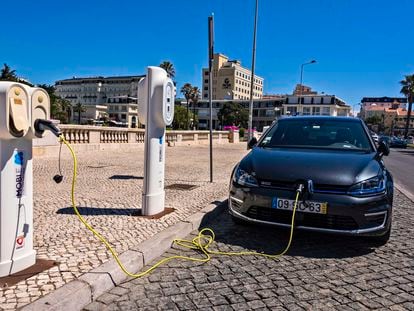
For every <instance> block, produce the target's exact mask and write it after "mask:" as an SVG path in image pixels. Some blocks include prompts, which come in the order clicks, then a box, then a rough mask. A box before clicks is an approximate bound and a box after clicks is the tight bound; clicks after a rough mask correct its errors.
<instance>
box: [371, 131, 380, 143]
mask: <svg viewBox="0 0 414 311" xmlns="http://www.w3.org/2000/svg"><path fill="white" fill-rule="evenodd" d="M371 137H372V139H373V140H374V141H375V142H376V143H378V142H379V136H378V135H377V134H376V133H371Z"/></svg>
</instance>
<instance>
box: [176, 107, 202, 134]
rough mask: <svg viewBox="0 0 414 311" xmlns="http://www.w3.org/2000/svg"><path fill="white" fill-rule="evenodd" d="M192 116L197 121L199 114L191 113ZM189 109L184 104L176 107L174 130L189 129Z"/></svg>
mask: <svg viewBox="0 0 414 311" xmlns="http://www.w3.org/2000/svg"><path fill="white" fill-rule="evenodd" d="M190 116H191V118H192V119H193V120H195V122H197V116H196V115H193V114H192V113H190ZM187 117H188V114H187V110H186V108H185V107H183V106H175V107H174V120H173V124H172V127H173V129H174V130H184V129H187Z"/></svg>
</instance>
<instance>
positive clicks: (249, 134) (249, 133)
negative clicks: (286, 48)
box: [247, 0, 259, 141]
mask: <svg viewBox="0 0 414 311" xmlns="http://www.w3.org/2000/svg"><path fill="white" fill-rule="evenodd" d="M258 8H259V0H256V7H255V14H254V27H253V49H252V72H251V76H250V101H249V123H248V126H247V137H248V141H250V139H252V137H253V93H254V67H255V64H256V34H257V18H258Z"/></svg>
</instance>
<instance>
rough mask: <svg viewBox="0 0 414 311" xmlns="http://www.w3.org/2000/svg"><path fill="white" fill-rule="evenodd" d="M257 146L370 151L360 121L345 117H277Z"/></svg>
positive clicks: (369, 145) (370, 148) (370, 147)
mask: <svg viewBox="0 0 414 311" xmlns="http://www.w3.org/2000/svg"><path fill="white" fill-rule="evenodd" d="M259 147H265V148H281V147H282V148H283V147H284V148H313V149H314V148H318V149H335V150H353V151H357V150H358V151H364V152H371V151H372V146H371V144H370V142H369V139H368V136H367V134H366V133H365V131H364V129H363V127H362V124H361V123H360V122H354V121H352V122H350V121H346V120H335V121H333V120H303V119H302V120H281V121H279V122H278V123H277V124H276V125H275V126H274V127H273V128H272V129H271V130H270V131H268V132H267V134H266V136H265V137H264V138H263V139H262V140H261V142H260V144H259Z"/></svg>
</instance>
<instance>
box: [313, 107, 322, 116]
mask: <svg viewBox="0 0 414 311" xmlns="http://www.w3.org/2000/svg"><path fill="white" fill-rule="evenodd" d="M313 114H314V115H320V114H321V108H320V107H313Z"/></svg>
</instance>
